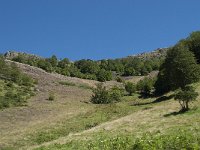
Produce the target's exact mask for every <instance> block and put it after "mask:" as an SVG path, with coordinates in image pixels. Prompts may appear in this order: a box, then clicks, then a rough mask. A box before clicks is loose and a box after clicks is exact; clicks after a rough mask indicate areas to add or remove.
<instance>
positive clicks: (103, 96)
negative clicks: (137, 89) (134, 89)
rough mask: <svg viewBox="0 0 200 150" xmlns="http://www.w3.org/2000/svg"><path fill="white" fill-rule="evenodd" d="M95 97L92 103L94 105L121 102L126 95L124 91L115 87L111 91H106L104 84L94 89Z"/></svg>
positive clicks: (93, 96)
mask: <svg viewBox="0 0 200 150" xmlns="http://www.w3.org/2000/svg"><path fill="white" fill-rule="evenodd" d="M93 93H94V94H93V95H92V98H91V102H92V103H94V104H108V103H112V102H116V101H120V98H121V97H122V96H123V95H124V90H123V89H121V88H119V87H117V86H114V87H113V88H111V89H110V90H106V87H104V86H103V84H98V85H97V88H95V89H93Z"/></svg>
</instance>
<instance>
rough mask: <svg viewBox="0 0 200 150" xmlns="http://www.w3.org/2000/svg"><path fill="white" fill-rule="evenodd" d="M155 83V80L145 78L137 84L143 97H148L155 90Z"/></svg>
mask: <svg viewBox="0 0 200 150" xmlns="http://www.w3.org/2000/svg"><path fill="white" fill-rule="evenodd" d="M154 82H155V80H154V79H151V78H144V79H143V80H140V81H139V82H138V83H137V90H138V91H140V93H141V94H142V95H145V96H148V95H150V94H151V92H152V90H153V87H154Z"/></svg>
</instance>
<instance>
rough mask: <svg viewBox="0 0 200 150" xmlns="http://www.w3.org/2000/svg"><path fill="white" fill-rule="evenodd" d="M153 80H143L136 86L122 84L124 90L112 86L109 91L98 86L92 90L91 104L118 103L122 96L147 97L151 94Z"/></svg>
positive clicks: (128, 83)
mask: <svg viewBox="0 0 200 150" xmlns="http://www.w3.org/2000/svg"><path fill="white" fill-rule="evenodd" d="M154 81H155V80H154V79H151V78H145V79H143V80H141V81H139V82H138V83H137V84H134V83H132V82H126V83H124V88H120V87H117V86H114V87H113V88H111V89H106V87H105V86H103V84H98V85H97V87H96V88H94V89H93V95H92V98H91V102H92V103H95V104H108V103H112V102H119V101H120V100H121V97H122V96H126V95H128V96H132V95H133V93H139V94H141V95H142V96H145V97H148V96H150V95H151V94H152V92H153V85H154Z"/></svg>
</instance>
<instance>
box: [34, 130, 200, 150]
mask: <svg viewBox="0 0 200 150" xmlns="http://www.w3.org/2000/svg"><path fill="white" fill-rule="evenodd" d="M47 149H48V150H65V149H67V150H74V149H77V150H102V149H103V150H122V149H123V150H156V149H159V150H168V149H170V150H172V149H173V150H180V149H190V150H193V149H194V150H197V149H200V129H199V128H195V129H186V128H185V129H175V130H171V131H170V132H169V133H167V134H161V133H159V132H157V133H146V134H143V136H141V137H138V138H136V137H134V136H133V135H130V134H129V135H117V136H111V135H105V134H103V135H98V136H96V137H94V138H93V139H92V140H89V141H84V140H82V141H80V140H79V141H71V142H69V143H66V144H54V145H51V146H48V147H40V148H37V149H35V150H47Z"/></svg>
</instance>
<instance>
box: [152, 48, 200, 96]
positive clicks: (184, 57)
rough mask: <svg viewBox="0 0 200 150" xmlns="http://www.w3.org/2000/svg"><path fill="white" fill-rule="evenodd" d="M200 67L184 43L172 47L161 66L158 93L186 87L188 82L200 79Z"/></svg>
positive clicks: (156, 87)
mask: <svg viewBox="0 0 200 150" xmlns="http://www.w3.org/2000/svg"><path fill="white" fill-rule="evenodd" d="M199 74H200V67H199V66H198V65H197V63H196V60H195V58H194V55H193V54H192V52H190V51H189V50H188V49H187V47H185V46H183V45H182V44H180V45H179V44H178V45H176V46H174V47H173V48H171V49H170V50H169V51H168V53H167V57H166V59H165V62H164V63H163V65H162V66H161V68H160V72H159V75H158V80H157V81H156V84H155V89H156V92H157V93H161V94H162V93H164V92H167V91H169V90H175V89H178V88H184V87H185V86H186V85H187V84H191V83H193V82H196V81H198V79H199Z"/></svg>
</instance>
